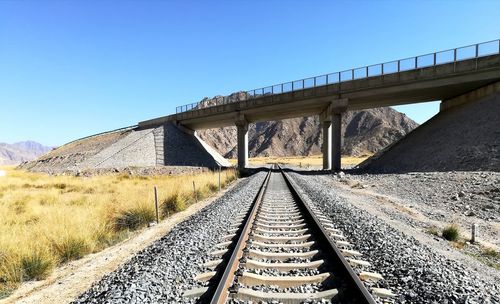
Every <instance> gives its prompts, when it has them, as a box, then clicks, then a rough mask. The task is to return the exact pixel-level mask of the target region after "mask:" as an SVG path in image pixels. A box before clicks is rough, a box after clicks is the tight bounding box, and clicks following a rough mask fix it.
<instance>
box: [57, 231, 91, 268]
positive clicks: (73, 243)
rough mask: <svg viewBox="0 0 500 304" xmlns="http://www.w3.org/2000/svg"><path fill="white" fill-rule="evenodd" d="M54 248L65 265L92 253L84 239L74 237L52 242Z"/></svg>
mask: <svg viewBox="0 0 500 304" xmlns="http://www.w3.org/2000/svg"><path fill="white" fill-rule="evenodd" d="M52 248H53V250H54V252H55V253H56V254H57V256H58V257H59V259H60V261H61V262H63V263H64V262H67V261H71V260H77V259H79V258H81V257H83V256H84V255H85V254H87V253H89V252H90V251H91V250H90V246H89V244H88V243H87V242H86V241H85V240H84V239H82V238H78V237H73V236H66V237H64V238H62V239H61V240H57V241H52Z"/></svg>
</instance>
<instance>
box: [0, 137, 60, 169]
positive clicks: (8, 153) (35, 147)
mask: <svg viewBox="0 0 500 304" xmlns="http://www.w3.org/2000/svg"><path fill="white" fill-rule="evenodd" d="M50 150H52V148H51V147H46V146H44V145H42V144H39V143H37V142H35V141H22V142H17V143H14V144H6V143H0V165H16V164H20V163H22V162H24V161H29V160H33V159H35V158H37V157H38V156H40V155H43V154H45V153H47V152H48V151H50Z"/></svg>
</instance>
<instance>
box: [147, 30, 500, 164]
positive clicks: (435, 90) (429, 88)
mask: <svg viewBox="0 0 500 304" xmlns="http://www.w3.org/2000/svg"><path fill="white" fill-rule="evenodd" d="M498 81H500V40H493V41H488V42H483V43H478V44H474V45H469V46H465V47H460V48H455V49H450V50H445V51H440V52H435V53H430V54H426V55H420V56H416V57H411V58H406V59H400V60H394V61H391V62H386V63H381V64H375V65H370V66H365V67H361V68H354V69H350V70H346V71H341V72H335V73H331V74H326V75H321V76H316V77H311V78H305V79H301V80H296V81H291V82H286V83H281V84H277V85H273V86H269V87H264V88H260V89H255V90H250V91H245V92H240V93H236V94H233V95H231V96H226V97H221V98H219V100H217V101H216V102H215V103H214V104H207V103H202V102H199V103H193V104H189V105H184V106H180V107H177V110H176V114H172V115H168V116H164V117H160V118H155V119H151V120H147V121H142V122H140V123H139V127H140V128H149V127H154V126H158V125H161V124H164V123H166V122H169V121H173V122H176V123H177V124H180V125H183V126H184V127H187V128H189V129H191V130H199V129H207V128H215V127H224V126H236V127H237V130H238V167H239V168H240V169H242V168H245V167H246V166H247V164H248V124H249V123H254V122H259V121H269V120H281V119H286V118H294V117H304V116H312V115H318V114H319V115H320V118H321V127H322V129H323V147H322V151H323V168H324V169H331V170H334V171H337V170H340V166H341V163H340V148H341V141H342V139H341V129H340V128H341V119H342V113H343V112H345V111H348V110H362V109H369V108H376V107H384V106H395V105H403V104H411V103H416V102H427V101H435V100H441V110H445V109H447V108H449V107H452V106H454V104H455V103H459V102H462V99H460V98H458V97H459V96H462V95H464V94H466V93H468V92H471V91H474V90H477V89H480V88H483V87H486V86H488V85H490V84H492V83H495V82H498ZM495 87H498V86H495Z"/></svg>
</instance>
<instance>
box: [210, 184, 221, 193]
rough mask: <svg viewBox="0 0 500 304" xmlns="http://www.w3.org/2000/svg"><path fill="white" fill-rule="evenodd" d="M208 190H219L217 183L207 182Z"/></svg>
mask: <svg viewBox="0 0 500 304" xmlns="http://www.w3.org/2000/svg"><path fill="white" fill-rule="evenodd" d="M221 186H222V185H221ZM208 190H210V192H217V191H219V184H218V183H217V184H214V183H209V184H208Z"/></svg>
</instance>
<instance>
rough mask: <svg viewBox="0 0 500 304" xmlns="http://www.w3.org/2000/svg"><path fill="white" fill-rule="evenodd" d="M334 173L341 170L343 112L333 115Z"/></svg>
mask: <svg viewBox="0 0 500 304" xmlns="http://www.w3.org/2000/svg"><path fill="white" fill-rule="evenodd" d="M331 129H332V137H331V138H332V150H331V151H332V167H331V168H332V171H333V172H338V171H340V170H341V168H342V167H341V159H340V157H341V148H342V112H335V113H333V114H332V128H331Z"/></svg>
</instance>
